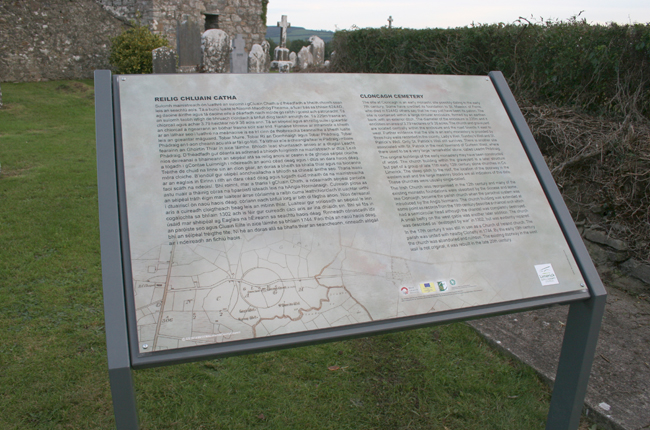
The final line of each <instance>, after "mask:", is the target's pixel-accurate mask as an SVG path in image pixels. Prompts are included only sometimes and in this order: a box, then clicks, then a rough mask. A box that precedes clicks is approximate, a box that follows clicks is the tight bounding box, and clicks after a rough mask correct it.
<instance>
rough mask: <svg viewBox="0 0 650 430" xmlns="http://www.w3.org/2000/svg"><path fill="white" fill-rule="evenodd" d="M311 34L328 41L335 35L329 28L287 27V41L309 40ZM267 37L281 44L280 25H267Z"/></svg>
mask: <svg viewBox="0 0 650 430" xmlns="http://www.w3.org/2000/svg"><path fill="white" fill-rule="evenodd" d="M310 36H318V37H320V38H321V39H323V41H324V42H325V43H327V42H329V41H330V40H332V38H333V37H334V32H333V31H327V30H307V29H306V28H304V27H289V28H288V29H287V42H292V41H294V40H307V39H309V37H310ZM266 38H267V39H272V40H274V41H275V43H277V44H278V45H279V44H280V27H271V26H268V27H266Z"/></svg>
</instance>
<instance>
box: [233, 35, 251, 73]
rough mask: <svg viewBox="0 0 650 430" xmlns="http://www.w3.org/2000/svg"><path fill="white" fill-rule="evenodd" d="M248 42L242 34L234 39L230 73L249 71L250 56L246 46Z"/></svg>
mask: <svg viewBox="0 0 650 430" xmlns="http://www.w3.org/2000/svg"><path fill="white" fill-rule="evenodd" d="M245 46H246V42H245V41H244V37H243V36H242V35H241V34H238V35H237V36H236V37H235V40H233V41H232V51H231V53H230V73H248V56H247V55H246V51H245V50H244V47H245Z"/></svg>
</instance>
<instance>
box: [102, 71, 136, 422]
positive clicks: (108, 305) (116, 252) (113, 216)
mask: <svg viewBox="0 0 650 430" xmlns="http://www.w3.org/2000/svg"><path fill="white" fill-rule="evenodd" d="M95 134H96V140H97V189H98V195H99V233H100V243H101V254H102V284H103V292H104V327H105V330H106V350H107V356H108V375H109V380H110V384H111V395H112V397H113V412H114V414H115V424H116V427H117V429H118V430H132V429H137V428H138V412H137V407H136V402H135V392H134V389H133V378H132V374H131V359H130V355H129V339H128V332H127V326H126V305H125V297H124V279H123V274H122V247H121V242H120V226H119V207H118V200H117V196H118V194H117V173H116V164H115V133H114V124H113V89H112V83H111V72H110V71H108V70H97V71H95Z"/></svg>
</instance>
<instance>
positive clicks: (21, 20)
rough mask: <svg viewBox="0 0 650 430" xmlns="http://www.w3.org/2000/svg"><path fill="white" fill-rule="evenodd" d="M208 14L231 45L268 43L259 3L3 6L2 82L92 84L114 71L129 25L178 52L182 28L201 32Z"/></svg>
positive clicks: (34, 2)
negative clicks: (188, 23) (113, 53)
mask: <svg viewBox="0 0 650 430" xmlns="http://www.w3.org/2000/svg"><path fill="white" fill-rule="evenodd" d="M205 13H209V14H218V15H219V24H218V28H220V29H221V30H223V31H225V32H226V33H228V35H229V36H230V37H231V39H234V38H235V36H236V35H237V34H242V35H243V37H244V40H245V41H246V48H245V49H246V51H250V49H251V47H252V45H253V44H254V43H259V44H261V43H262V42H263V41H264V39H265V35H266V23H264V22H262V18H261V17H260V15H261V13H262V1H261V0H74V1H70V0H48V1H47V2H45V1H41V0H0V82H7V81H9V82H25V81H41V80H56V79H79V78H91V77H92V75H93V70H95V69H109V68H110V64H109V61H108V58H109V53H110V40H111V38H112V37H114V36H116V35H118V34H119V33H120V32H121V31H122V30H123V29H124V28H127V26H128V23H129V22H130V21H134V20H135V21H139V22H140V23H141V24H143V25H148V26H149V27H150V28H151V29H152V30H153V31H154V32H155V33H157V34H163V35H165V36H166V37H167V39H168V40H169V42H170V45H172V47H174V48H175V47H176V28H177V25H178V22H180V21H182V20H183V19H184V18H187V17H190V18H191V19H192V20H193V21H194V22H197V23H198V24H199V26H200V28H201V31H203V29H204V28H205Z"/></svg>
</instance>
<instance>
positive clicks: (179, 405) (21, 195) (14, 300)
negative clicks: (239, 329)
mask: <svg viewBox="0 0 650 430" xmlns="http://www.w3.org/2000/svg"><path fill="white" fill-rule="evenodd" d="M2 89H3V92H4V94H3V95H4V98H3V101H4V107H3V109H2V110H0V163H1V169H2V170H1V171H0V243H1V245H0V411H2V412H1V413H0V428H2V429H103V428H106V429H109V428H113V426H114V421H113V410H112V403H111V397H110V387H109V383H108V374H107V364H106V347H105V341H104V327H103V324H104V319H103V303H102V284H101V267H100V248H99V223H98V213H97V181H96V164H95V130H94V98H93V97H94V96H93V87H92V81H65V82H63V81H61V82H42V83H23V84H11V83H3V85H2ZM134 379H135V386H136V396H137V400H138V409H139V414H140V420H141V427H142V428H143V429H201V428H203V429H217V428H219V429H254V428H264V429H293V428H295V429H448V430H454V429H457V430H466V429H495V430H496V429H499V430H501V429H517V430H520V429H542V428H544V422H545V418H546V414H547V411H548V405H549V400H550V390H549V388H548V386H547V385H546V383H545V382H543V381H542V380H541V379H540V378H539V377H538V376H537V374H536V373H535V372H534V371H533V370H532V369H531V368H529V367H527V366H526V365H524V364H522V363H520V362H518V361H517V360H515V359H513V358H511V357H509V356H506V355H503V354H501V353H500V352H498V351H496V350H495V349H493V348H492V347H491V346H490V345H489V344H488V343H486V342H485V341H484V340H483V339H482V338H481V337H480V336H478V335H477V334H476V332H475V331H474V330H473V329H471V328H470V327H468V326H467V325H466V324H462V323H461V324H453V325H446V326H437V327H431V328H425V329H419V330H413V331H407V332H402V333H394V334H388V335H382V336H376V337H372V338H362V339H356V340H349V341H341V342H335V343H329V344H323V345H318V346H310V347H301V348H296V349H290V350H284V351H278V352H271V353H260V354H254V355H248V356H239V357H231V358H226V359H218V360H209V361H205V360H203V361H199V362H195V363H190V364H183V365H177V366H168V367H162V368H155V369H148V370H140V371H136V372H135V373H134ZM582 428H584V429H587V428H595V426H592V425H589V427H588V425H587V424H586V423H583V426H582Z"/></svg>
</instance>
